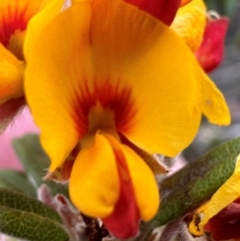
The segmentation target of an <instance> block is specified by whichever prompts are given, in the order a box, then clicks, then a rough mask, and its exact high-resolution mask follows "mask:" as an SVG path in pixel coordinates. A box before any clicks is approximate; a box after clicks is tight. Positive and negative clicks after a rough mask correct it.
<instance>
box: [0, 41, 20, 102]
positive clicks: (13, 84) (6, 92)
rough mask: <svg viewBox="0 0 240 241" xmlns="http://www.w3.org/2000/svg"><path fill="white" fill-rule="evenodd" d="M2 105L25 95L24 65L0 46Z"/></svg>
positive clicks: (0, 91)
mask: <svg viewBox="0 0 240 241" xmlns="http://www.w3.org/2000/svg"><path fill="white" fill-rule="evenodd" d="M0 55H1V58H0V104H2V103H4V102H6V101H8V100H10V99H12V98H18V97H20V96H22V95H23V86H22V85H23V70H24V63H23V62H22V61H19V60H18V59H17V58H16V57H15V56H14V55H13V54H12V53H11V52H9V51H8V50H7V49H5V48H4V47H3V45H2V44H0Z"/></svg>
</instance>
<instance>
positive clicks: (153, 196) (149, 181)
mask: <svg viewBox="0 0 240 241" xmlns="http://www.w3.org/2000/svg"><path fill="white" fill-rule="evenodd" d="M105 136H106V137H107V138H108V140H109V141H110V142H111V144H112V146H113V148H114V149H116V150H120V152H122V153H123V155H124V157H125V161H126V163H127V166H128V170H129V174H130V177H131V180H132V183H133V188H134V193H135V197H133V198H136V202H137V205H138V208H139V212H140V214H141V217H142V219H143V220H144V221H149V220H150V219H151V218H152V217H153V216H154V215H155V214H156V212H157V209H158V207H159V204H160V198H159V192H158V186H157V183H156V180H155V177H154V175H153V173H152V171H151V170H150V168H149V167H148V166H147V164H146V163H145V162H144V161H143V160H142V159H141V158H140V157H139V156H138V155H137V154H136V153H135V152H134V151H133V150H132V149H131V148H129V147H128V146H126V145H123V144H120V143H118V142H117V141H116V139H114V138H113V137H112V136H110V135H105ZM143 177H144V178H143ZM146 197H147V198H146Z"/></svg>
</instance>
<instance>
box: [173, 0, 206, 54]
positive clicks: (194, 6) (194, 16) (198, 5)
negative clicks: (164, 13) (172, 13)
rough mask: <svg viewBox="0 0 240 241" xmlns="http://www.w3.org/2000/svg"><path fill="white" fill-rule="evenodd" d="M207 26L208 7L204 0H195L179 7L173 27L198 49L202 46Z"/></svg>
mask: <svg viewBox="0 0 240 241" xmlns="http://www.w3.org/2000/svg"><path fill="white" fill-rule="evenodd" d="M205 26H206V7H205V4H204V2H203V0H193V1H191V2H190V3H188V4H187V5H185V6H183V7H181V8H179V10H178V12H177V15H176V17H175V19H174V21H173V23H172V25H171V28H172V29H173V30H174V31H175V32H176V33H177V34H178V35H179V36H180V37H181V38H183V39H184V41H185V42H186V44H187V45H188V46H189V47H190V49H192V51H196V50H197V49H198V47H199V46H200V44H201V42H202V38H203V33H204V30H205Z"/></svg>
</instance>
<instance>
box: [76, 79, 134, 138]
mask: <svg viewBox="0 0 240 241" xmlns="http://www.w3.org/2000/svg"><path fill="white" fill-rule="evenodd" d="M98 103H99V104H101V106H102V107H103V108H108V109H109V110H112V111H113V113H114V121H115V128H116V130H117V131H118V132H122V131H126V130H129V129H130V128H131V127H132V125H133V121H132V120H133V117H134V115H135V113H136V110H135V108H134V101H133V99H132V98H131V88H129V87H125V88H120V87H119V84H115V85H113V84H111V82H110V80H109V81H105V82H101V83H100V84H99V83H97V82H95V84H94V87H93V90H90V88H89V86H88V85H87V83H85V85H84V87H83V88H81V97H79V96H78V97H77V99H75V100H74V105H75V108H74V109H75V113H74V116H73V118H75V119H76V123H77V126H78V130H79V133H80V134H81V135H83V134H85V133H86V132H87V131H88V126H89V123H88V114H89V111H90V109H91V108H92V107H94V106H96V105H97V104H98Z"/></svg>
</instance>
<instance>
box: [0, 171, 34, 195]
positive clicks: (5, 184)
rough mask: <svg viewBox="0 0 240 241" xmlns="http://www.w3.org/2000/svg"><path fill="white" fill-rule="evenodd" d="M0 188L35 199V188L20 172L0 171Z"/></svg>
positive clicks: (26, 176)
mask: <svg viewBox="0 0 240 241" xmlns="http://www.w3.org/2000/svg"><path fill="white" fill-rule="evenodd" d="M0 187H2V188H8V189H11V190H13V191H18V192H22V193H24V194H26V195H28V196H30V197H36V187H34V185H33V182H32V180H30V178H29V176H28V175H27V174H26V173H24V172H22V171H16V170H11V169H0Z"/></svg>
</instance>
